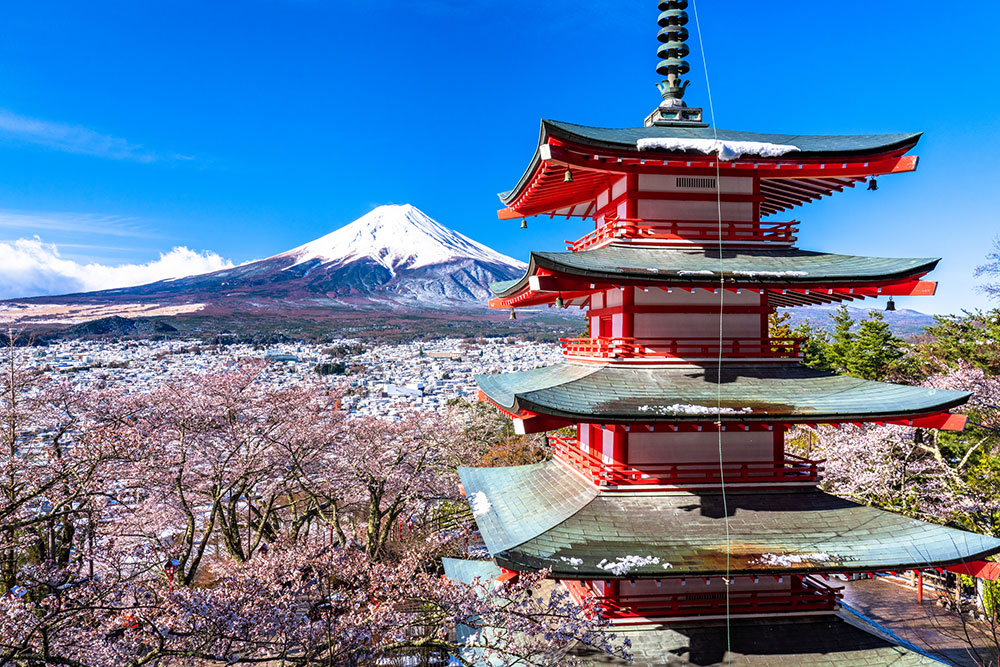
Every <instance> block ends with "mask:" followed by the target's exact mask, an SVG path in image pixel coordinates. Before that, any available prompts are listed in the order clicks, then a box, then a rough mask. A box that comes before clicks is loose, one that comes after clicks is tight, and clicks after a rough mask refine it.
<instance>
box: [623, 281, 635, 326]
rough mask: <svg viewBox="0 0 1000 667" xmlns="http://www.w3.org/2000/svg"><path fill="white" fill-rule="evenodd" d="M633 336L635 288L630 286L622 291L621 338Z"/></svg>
mask: <svg viewBox="0 0 1000 667" xmlns="http://www.w3.org/2000/svg"><path fill="white" fill-rule="evenodd" d="M633 336H635V288H634V287H632V286H631V285H628V286H626V287H625V289H624V290H623V291H622V338H632V337H633Z"/></svg>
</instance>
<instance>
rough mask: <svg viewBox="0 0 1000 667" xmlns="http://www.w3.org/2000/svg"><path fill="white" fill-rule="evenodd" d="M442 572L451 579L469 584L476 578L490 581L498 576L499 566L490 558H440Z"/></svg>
mask: <svg viewBox="0 0 1000 667" xmlns="http://www.w3.org/2000/svg"><path fill="white" fill-rule="evenodd" d="M441 564H442V565H443V566H444V573H445V576H447V577H448V578H449V579H451V580H452V581H460V582H462V583H463V584H471V583H472V582H473V581H475V580H476V579H479V580H480V581H482V582H487V581H492V580H493V579H496V578H497V577H499V576H500V568H499V567H498V566H497V564H496V562H494V561H492V560H466V559H463V558H442V559H441Z"/></svg>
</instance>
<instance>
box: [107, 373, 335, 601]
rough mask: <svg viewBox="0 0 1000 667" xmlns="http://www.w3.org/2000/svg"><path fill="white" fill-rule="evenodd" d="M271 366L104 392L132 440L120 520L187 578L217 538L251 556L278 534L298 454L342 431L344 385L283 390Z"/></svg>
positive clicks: (123, 468)
mask: <svg viewBox="0 0 1000 667" xmlns="http://www.w3.org/2000/svg"><path fill="white" fill-rule="evenodd" d="M263 371H264V366H263V365H260V364H249V365H244V366H240V367H237V368H234V369H231V370H229V371H227V372H224V373H214V374H208V375H201V376H185V377H181V378H177V379H173V380H170V381H167V382H165V383H163V384H162V385H160V386H157V387H155V388H153V389H152V390H151V391H149V392H147V393H144V394H124V393H122V392H117V393H114V394H113V395H110V396H107V397H105V398H104V400H105V402H106V404H107V405H108V406H109V408H108V409H107V410H106V411H105V413H104V415H103V416H102V419H103V422H104V423H105V424H106V425H107V426H108V427H109V428H113V429H114V430H115V432H116V437H117V438H118V439H119V440H121V441H124V442H130V443H131V445H132V446H131V447H130V455H129V456H127V457H122V458H121V459H120V461H119V477H118V488H119V494H118V497H117V500H118V501H119V503H120V506H121V512H120V516H119V517H118V519H117V520H116V522H115V525H116V527H117V529H118V530H119V531H120V535H121V536H122V537H123V538H124V539H126V540H129V539H131V540H139V541H145V542H146V543H147V544H148V545H149V547H150V548H151V549H153V550H154V551H155V552H156V553H158V554H160V555H161V556H162V558H163V560H164V562H166V561H168V560H171V561H175V567H176V576H177V578H178V581H179V582H180V583H182V584H191V583H192V582H193V581H194V580H195V578H196V576H197V575H198V573H199V570H200V568H201V566H202V563H203V560H204V558H205V556H206V554H207V553H209V552H211V551H212V550H213V549H214V543H215V542H216V541H218V542H220V543H221V546H222V547H223V548H224V549H225V551H226V553H227V555H228V556H229V558H231V559H232V560H235V561H236V562H246V561H248V560H250V559H251V558H252V557H253V556H254V554H255V553H256V552H257V551H258V550H260V549H262V548H266V546H267V544H268V543H269V542H272V541H274V540H276V539H278V537H279V536H280V535H281V534H282V531H283V530H285V529H286V521H287V519H288V516H289V514H290V513H294V506H295V504H296V499H295V498H294V497H293V495H292V494H291V492H290V488H292V486H293V480H294V479H295V466H296V460H297V457H299V456H301V453H302V451H303V450H310V451H311V450H316V451H329V450H330V448H331V446H332V442H333V440H334V439H335V437H336V434H337V433H339V431H340V426H339V425H340V423H341V421H342V414H341V413H340V411H339V410H336V409H335V404H336V394H335V393H331V392H330V391H329V390H327V389H324V388H323V387H322V386H321V385H306V386H300V387H293V388H289V389H280V390H278V389H274V388H272V387H271V386H270V385H269V384H268V383H267V382H265V381H263V380H262V378H261V374H262V373H263Z"/></svg>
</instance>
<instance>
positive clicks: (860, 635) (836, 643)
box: [570, 614, 942, 667]
mask: <svg viewBox="0 0 1000 667" xmlns="http://www.w3.org/2000/svg"><path fill="white" fill-rule="evenodd" d="M876 632H877V630H876V629H875V628H872V627H871V626H866V625H862V624H861V623H860V622H857V621H854V622H852V620H851V619H848V618H845V617H844V616H841V615H840V614H829V615H823V616H811V617H805V618H802V617H799V618H784V619H774V618H770V619H746V620H744V619H735V620H733V621H732V622H731V623H730V624H729V626H728V627H727V624H726V623H725V622H724V621H723V622H711V621H709V622H701V623H693V622H690V623H671V624H670V625H653V626H647V627H642V628H616V629H615V634H616V635H617V636H619V637H624V638H627V639H628V640H629V641H630V643H631V645H632V646H631V649H630V650H631V653H632V657H633V662H632V663H626V662H625V661H624V660H621V659H620V658H615V657H612V656H609V655H606V654H604V653H600V652H599V651H597V650H595V649H593V648H590V647H587V646H582V645H581V646H578V647H577V648H575V649H573V650H571V652H570V654H571V655H572V656H573V657H575V658H577V659H578V660H580V662H581V664H582V665H583V667H591V666H596V665H604V666H608V667H610V666H611V665H626V664H631V665H632V666H633V667H654V666H655V667H662V666H663V665H702V666H716V665H717V666H720V667H721V666H722V665H734V664H739V665H762V666H763V665H772V666H774V667H798V666H805V667H813V666H815V667H819V666H821V665H822V667H837V666H838V665H839V666H841V667H857V666H858V665H895V666H898V667H911V666H915V665H938V666H940V665H941V664H942V663H941V662H940V661H938V660H935V659H933V658H930V657H927V656H924V655H921V654H920V653H917V652H916V651H913V650H911V649H909V648H906V647H903V646H900V645H898V644H896V643H894V642H893V641H890V640H889V639H888V638H887V637H882V636H880V635H879V634H876ZM727 646H729V647H730V650H728V651H727V649H726V647H727Z"/></svg>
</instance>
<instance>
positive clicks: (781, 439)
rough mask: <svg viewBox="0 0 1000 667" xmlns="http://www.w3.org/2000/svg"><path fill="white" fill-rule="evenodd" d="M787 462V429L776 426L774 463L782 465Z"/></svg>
mask: <svg viewBox="0 0 1000 667" xmlns="http://www.w3.org/2000/svg"><path fill="white" fill-rule="evenodd" d="M784 460H785V427H784V426H781V425H780V424H775V425H774V462H775V463H781V462H782V461H784Z"/></svg>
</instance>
